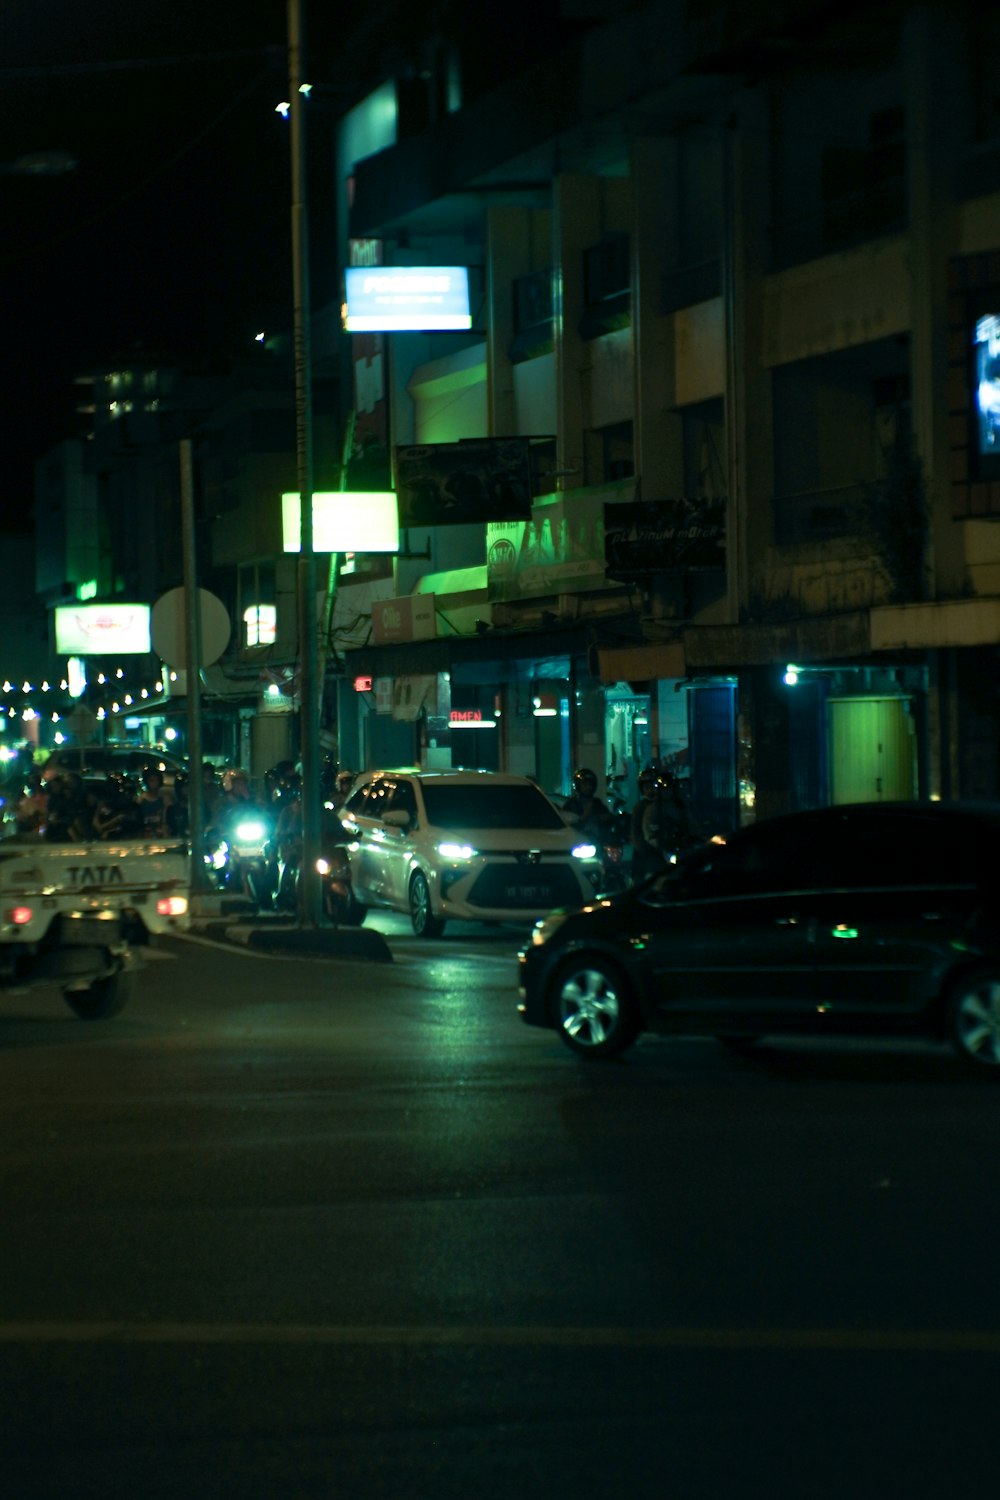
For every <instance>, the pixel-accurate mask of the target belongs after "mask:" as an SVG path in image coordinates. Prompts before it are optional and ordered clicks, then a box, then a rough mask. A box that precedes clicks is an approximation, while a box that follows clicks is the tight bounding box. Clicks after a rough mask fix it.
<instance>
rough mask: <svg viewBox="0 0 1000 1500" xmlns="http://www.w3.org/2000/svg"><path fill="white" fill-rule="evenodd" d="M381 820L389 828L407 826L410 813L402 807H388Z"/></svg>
mask: <svg viewBox="0 0 1000 1500" xmlns="http://www.w3.org/2000/svg"><path fill="white" fill-rule="evenodd" d="M382 822H383V823H386V824H387V825H388V826H389V827H390V828H409V826H410V815H409V813H408V812H407V811H406V809H405V808H404V807H390V809H389V811H388V812H387V813H386V814H385V816H384V817H383V819H382Z"/></svg>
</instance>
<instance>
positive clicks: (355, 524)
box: [281, 490, 399, 552]
mask: <svg viewBox="0 0 1000 1500" xmlns="http://www.w3.org/2000/svg"><path fill="white" fill-rule="evenodd" d="M312 500H313V551H314V552H398V551H399V516H398V514H397V511H396V496H395V494H394V493H393V492H392V491H391V490H385V491H378V490H376V491H372V492H364V493H362V492H359V491H357V490H329V491H321V492H320V493H319V494H315V495H313V497H312ZM281 542H282V547H283V549H284V551H285V552H299V551H301V549H302V503H301V500H300V497H299V493H298V491H297V490H295V491H293V492H292V493H291V494H284V495H282V497H281Z"/></svg>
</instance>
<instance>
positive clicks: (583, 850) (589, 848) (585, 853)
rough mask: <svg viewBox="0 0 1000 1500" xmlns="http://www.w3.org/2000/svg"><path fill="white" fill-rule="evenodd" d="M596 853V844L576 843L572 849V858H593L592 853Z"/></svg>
mask: <svg viewBox="0 0 1000 1500" xmlns="http://www.w3.org/2000/svg"><path fill="white" fill-rule="evenodd" d="M596 853H597V845H596V844H577V846H576V848H575V849H574V850H573V858H574V859H593V857H594V855H595V854H596Z"/></svg>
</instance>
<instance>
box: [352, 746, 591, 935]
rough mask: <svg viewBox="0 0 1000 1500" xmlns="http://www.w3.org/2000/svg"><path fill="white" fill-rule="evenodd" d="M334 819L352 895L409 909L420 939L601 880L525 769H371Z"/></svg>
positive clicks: (535, 909) (572, 893) (527, 908)
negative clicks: (341, 832)
mask: <svg viewBox="0 0 1000 1500" xmlns="http://www.w3.org/2000/svg"><path fill="white" fill-rule="evenodd" d="M340 817H341V822H342V823H343V825H344V828H345V834H346V840H347V845H346V847H347V849H348V857H349V864H350V876H351V885H352V888H353V894H354V898H355V900H356V901H358V902H360V903H362V904H363V905H365V906H385V907H391V908H392V909H393V910H395V911H402V912H408V913H409V914H410V919H411V921H412V924H413V930H414V932H416V933H417V934H418V935H419V936H422V937H436V936H437V935H438V934H440V933H441V932H442V931H443V930H444V925H445V922H446V921H448V920H449V919H450V918H455V919H462V920H465V921H487V922H531V921H533V920H534V919H535V918H537V917H539V916H541V915H542V914H543V913H545V912H548V911H551V910H552V908H553V907H556V906H568V905H572V906H579V905H581V904H582V903H583V902H584V901H587V900H589V899H590V898H591V897H592V896H593V894H594V891H595V889H596V888H597V886H598V885H599V884H600V878H601V865H600V862H599V860H597V859H596V858H595V855H596V850H595V848H594V846H593V844H588V843H585V842H583V841H582V840H581V839H580V836H579V834H578V833H576V832H575V831H574V830H573V829H572V828H570V827H569V825H568V824H567V823H566V820H565V819H564V818H563V817H562V816H561V814H560V813H559V812H558V811H557V810H556V808H555V807H553V805H552V803H551V802H550V801H549V799H548V798H547V797H546V796H545V794H544V792H542V791H540V790H539V788H538V787H537V786H536V785H535V783H534V782H533V781H530V780H529V779H528V777H526V776H514V775H507V774H506V773H503V772H499V771H405V772H404V771H374V772H369V773H367V774H366V775H365V776H363V777H361V778H360V779H359V782H358V784H357V785H356V786H355V788H354V790H353V791H352V792H351V795H350V796H349V797H348V799H347V801H346V803H345V804H344V807H343V809H342V810H341V814H340Z"/></svg>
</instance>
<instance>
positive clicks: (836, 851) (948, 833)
mask: <svg viewBox="0 0 1000 1500" xmlns="http://www.w3.org/2000/svg"><path fill="white" fill-rule="evenodd" d="M823 842H824V846H825V847H824V858H823V859H822V860H818V861H817V870H816V874H817V884H822V885H825V886H838V887H845V888H848V889H850V888H851V887H870V886H887V887H893V886H939V887H940V886H943V885H971V884H974V883H975V880H976V878H977V868H976V865H977V860H976V857H975V853H974V851H973V849H972V847H971V840H969V841H966V840H965V839H963V838H962V837H961V830H959V829H956V828H955V827H953V826H952V824H950V823H946V822H944V821H943V820H942V819H939V818H937V817H921V816H920V815H919V814H912V815H911V814H909V813H907V814H905V815H902V816H900V815H898V814H893V813H891V812H886V813H883V814H879V813H877V812H872V813H868V814H867V815H866V816H865V817H864V818H860V819H855V818H853V817H851V816H849V815H845V816H844V817H842V818H840V819H838V820H837V822H836V823H835V824H834V825H833V826H832V827H831V828H830V829H829V832H828V836H827V837H826V838H825V839H824V841H823Z"/></svg>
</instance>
